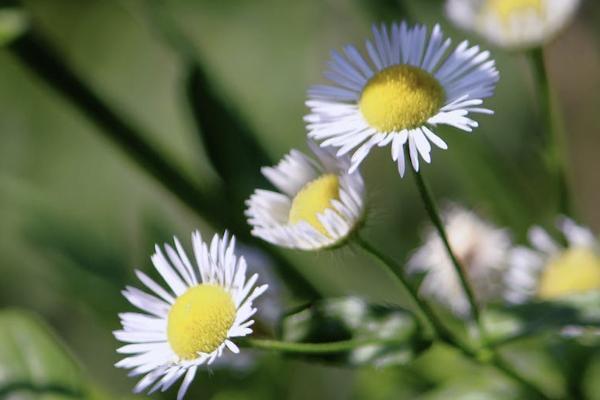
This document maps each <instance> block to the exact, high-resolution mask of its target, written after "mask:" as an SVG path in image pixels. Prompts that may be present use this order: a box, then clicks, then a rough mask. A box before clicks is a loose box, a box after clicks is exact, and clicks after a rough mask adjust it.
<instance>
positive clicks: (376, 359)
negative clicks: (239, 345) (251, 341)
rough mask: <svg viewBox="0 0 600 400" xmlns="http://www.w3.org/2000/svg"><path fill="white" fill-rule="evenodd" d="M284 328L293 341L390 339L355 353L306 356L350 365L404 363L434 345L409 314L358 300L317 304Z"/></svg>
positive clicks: (290, 318) (290, 319)
mask: <svg viewBox="0 0 600 400" xmlns="http://www.w3.org/2000/svg"><path fill="white" fill-rule="evenodd" d="M281 329H282V338H283V340H285V341H292V342H304V343H324V342H337V341H346V340H359V341H362V340H364V341H368V340H371V339H386V343H385V344H365V345H364V346H360V347H357V348H355V349H353V350H351V351H343V352H339V353H333V354H327V355H310V356H307V355H303V356H302V357H305V358H309V359H311V360H314V361H321V362H326V363H332V364H341V365H347V366H362V365H374V366H387V365H394V364H404V363H407V362H409V361H410V360H412V359H413V358H414V357H415V356H416V355H417V354H419V353H420V352H421V351H423V350H424V349H426V348H427V347H429V344H430V342H428V341H426V340H425V339H424V338H423V337H421V333H422V330H421V329H420V326H419V324H418V322H417V320H416V318H415V317H414V316H413V315H412V314H411V313H409V312H408V311H406V310H403V309H401V308H398V307H393V306H387V305H376V304H369V303H367V302H366V301H364V300H362V299H360V298H357V297H345V298H339V299H329V300H323V301H319V302H316V303H314V304H312V305H311V306H309V307H307V308H305V309H304V310H301V311H298V312H296V313H293V314H290V315H288V316H287V317H285V318H284V320H283V321H282V326H281ZM392 341H393V342H392Z"/></svg>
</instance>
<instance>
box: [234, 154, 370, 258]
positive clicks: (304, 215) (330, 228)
mask: <svg viewBox="0 0 600 400" xmlns="http://www.w3.org/2000/svg"><path fill="white" fill-rule="evenodd" d="M309 146H310V148H311V150H312V151H313V152H314V154H315V155H316V156H317V160H318V161H317V160H314V159H311V158H309V157H307V156H305V155H304V154H302V153H301V152H299V151H297V150H292V151H290V152H289V153H288V154H287V155H286V156H285V157H284V158H283V160H281V161H280V162H279V164H277V165H276V166H275V167H265V168H263V169H262V173H263V175H264V176H265V177H266V178H267V179H268V180H269V181H270V182H271V183H272V184H273V185H274V186H275V187H276V188H277V189H278V190H279V192H273V191H270V190H263V189H257V190H256V191H255V192H254V194H253V195H252V196H251V197H250V199H248V201H247V202H246V204H247V206H248V208H247V210H246V215H247V217H248V223H249V224H250V225H251V226H252V234H253V235H254V236H257V237H260V238H262V239H263V240H266V241H267V242H270V243H273V244H276V245H278V246H283V247H288V248H293V249H301V250H317V249H322V248H327V247H333V246H336V245H338V244H340V243H342V242H343V241H344V240H345V239H346V238H347V237H348V236H349V235H350V234H351V233H352V232H353V231H354V230H355V229H356V228H357V227H358V225H359V224H360V223H361V222H362V219H363V215H364V195H365V193H364V192H365V190H364V183H363V179H362V177H361V175H360V173H359V172H358V171H357V172H354V173H352V174H350V173H348V167H349V164H350V163H349V160H348V157H339V158H338V157H336V156H335V155H334V154H332V153H331V152H329V151H327V150H325V149H321V148H319V147H317V146H316V145H314V144H313V143H309Z"/></svg>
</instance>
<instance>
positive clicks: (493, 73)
mask: <svg viewBox="0 0 600 400" xmlns="http://www.w3.org/2000/svg"><path fill="white" fill-rule="evenodd" d="M373 36H374V40H373V41H371V40H367V42H366V49H367V53H368V57H364V56H362V55H361V54H360V53H359V52H358V50H357V49H356V48H355V47H354V46H351V45H348V46H346V47H345V48H344V53H343V54H340V53H338V52H336V51H334V52H332V58H331V60H330V61H329V63H328V67H329V70H328V71H326V72H325V77H326V78H327V79H329V80H330V81H331V82H332V85H317V86H314V87H312V88H311V89H310V90H309V92H308V98H309V99H308V101H307V102H306V105H307V106H308V107H309V108H310V114H308V115H307V116H306V117H305V121H306V122H307V128H308V136H309V137H310V138H312V139H315V140H318V141H320V142H321V146H323V147H327V146H333V147H335V148H337V155H338V156H341V155H344V154H347V153H350V152H352V157H351V168H350V172H352V171H353V170H354V169H356V168H357V167H358V166H359V165H360V163H361V162H362V161H363V160H364V159H365V157H366V156H367V155H368V154H369V152H370V150H371V149H372V148H373V147H375V146H378V147H384V146H388V145H389V146H390V147H391V153H392V159H393V160H394V161H396V162H397V165H398V171H399V173H400V176H404V173H405V160H404V158H405V157H404V148H405V145H408V149H409V156H410V160H411V163H412V166H413V168H414V169H415V170H416V171H418V170H419V157H421V158H422V159H423V160H425V162H428V163H429V162H430V161H431V155H430V152H431V149H432V146H431V143H433V144H434V145H435V146H437V147H439V148H441V149H446V148H447V147H448V146H447V145H446V143H445V142H444V141H443V140H442V139H441V138H440V137H439V136H437V135H436V134H435V133H434V132H433V131H434V130H435V128H436V127H437V126H438V125H450V126H453V127H456V128H458V129H460V130H463V131H466V132H471V131H472V130H473V128H476V127H477V126H478V123H477V122H476V121H474V120H473V119H471V116H470V114H472V113H484V114H492V113H493V112H492V111H491V110H488V109H487V108H482V106H481V105H482V104H483V99H485V98H487V97H490V96H492V94H493V93H494V89H495V87H496V82H497V81H498V79H499V74H498V71H497V70H496V67H495V62H494V60H491V59H490V53H489V52H488V51H481V50H480V48H479V46H472V47H469V43H468V42H467V41H463V42H461V43H460V44H459V45H458V46H457V47H456V48H455V49H454V50H450V51H449V48H450V43H451V41H450V39H446V38H444V35H443V33H442V31H441V29H440V27H439V25H436V26H435V27H434V28H433V31H431V33H429V30H428V28H427V27H426V26H424V25H416V26H414V27H408V26H407V24H406V23H404V22H403V23H401V24H392V25H391V26H389V27H388V26H386V25H381V26H380V27H377V26H373Z"/></svg>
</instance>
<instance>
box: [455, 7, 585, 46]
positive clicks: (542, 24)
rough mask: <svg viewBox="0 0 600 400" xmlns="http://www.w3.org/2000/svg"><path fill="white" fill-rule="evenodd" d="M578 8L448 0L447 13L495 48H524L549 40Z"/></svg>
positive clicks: (539, 44) (458, 23)
mask: <svg viewBox="0 0 600 400" xmlns="http://www.w3.org/2000/svg"><path fill="white" fill-rule="evenodd" d="M578 6H579V0H447V1H446V12H447V14H448V17H449V18H450V19H451V20H452V21H453V22H454V23H456V24H457V25H459V26H460V27H462V28H464V29H467V30H472V31H476V32H477V33H479V34H480V35H482V36H484V37H486V38H487V39H488V40H489V41H491V42H493V43H495V44H496V45H498V46H502V47H508V48H527V47H536V46H541V45H543V44H544V43H545V42H547V41H548V40H550V39H552V38H553V37H554V36H555V35H556V34H557V33H558V32H559V31H560V30H562V29H563V28H564V27H565V26H566V25H567V24H568V23H569V22H570V20H571V19H572V18H573V16H574V15H575V12H576V11H577V7H578Z"/></svg>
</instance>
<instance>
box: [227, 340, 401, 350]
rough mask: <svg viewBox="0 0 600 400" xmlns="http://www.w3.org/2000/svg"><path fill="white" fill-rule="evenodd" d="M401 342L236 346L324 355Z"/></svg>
mask: <svg viewBox="0 0 600 400" xmlns="http://www.w3.org/2000/svg"><path fill="white" fill-rule="evenodd" d="M402 342H403V341H401V340H399V339H398V338H372V339H362V340H359V339H355V340H341V341H339V342H324V343H296V342H283V341H279V340H269V339H243V340H240V341H239V342H238V344H239V345H240V346H242V347H251V348H255V349H261V350H273V351H280V352H283V353H300V354H324V353H340V352H342V351H347V350H352V349H355V348H357V347H362V346H368V345H377V344H398V343H402Z"/></svg>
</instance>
